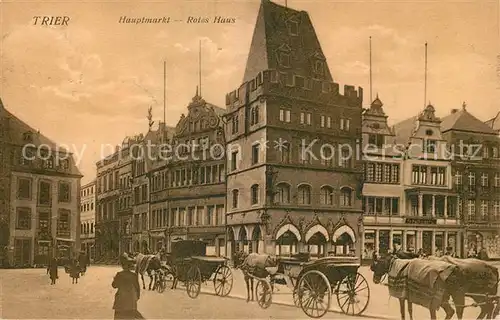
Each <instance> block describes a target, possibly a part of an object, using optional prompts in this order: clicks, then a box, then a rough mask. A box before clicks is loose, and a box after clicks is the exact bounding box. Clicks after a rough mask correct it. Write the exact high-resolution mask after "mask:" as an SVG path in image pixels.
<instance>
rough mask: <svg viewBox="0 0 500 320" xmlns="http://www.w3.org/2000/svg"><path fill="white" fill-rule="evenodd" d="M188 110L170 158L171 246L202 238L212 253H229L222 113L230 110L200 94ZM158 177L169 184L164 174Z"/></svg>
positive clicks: (177, 133) (169, 226) (175, 135)
mask: <svg viewBox="0 0 500 320" xmlns="http://www.w3.org/2000/svg"><path fill="white" fill-rule="evenodd" d="M187 109H188V113H187V115H184V114H183V115H182V116H181V119H180V120H179V122H178V123H177V126H176V128H175V134H174V136H173V141H172V146H173V151H174V152H172V157H171V158H170V159H168V160H167V170H168V172H169V179H168V183H167V189H168V190H167V198H168V208H169V212H170V216H169V219H170V220H169V221H168V222H163V223H164V224H165V223H166V224H168V228H167V230H166V236H167V247H168V248H170V245H171V243H172V242H173V241H176V240H180V239H194V240H203V241H205V242H206V243H207V244H208V246H207V254H210V255H224V254H225V233H226V229H225V212H226V210H225V207H226V184H225V178H226V152H225V137H224V129H223V128H224V124H223V122H222V118H221V116H222V114H223V113H224V111H225V110H224V109H222V108H219V107H217V106H215V105H212V104H210V103H208V102H206V101H205V100H203V99H202V97H201V96H199V95H198V92H196V95H195V96H194V98H193V100H192V101H191V103H189V105H188V107H187ZM156 176H157V177H160V178H159V181H158V182H157V183H158V184H159V185H160V186H164V185H165V180H163V181H164V182H163V183H162V182H161V181H162V180H161V177H162V175H161V174H156ZM164 179H165V178H164ZM154 185H155V184H154ZM156 189H157V188H156V187H155V190H156ZM155 221H157V223H158V220H155Z"/></svg>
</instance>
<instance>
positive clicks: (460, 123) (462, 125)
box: [441, 108, 496, 134]
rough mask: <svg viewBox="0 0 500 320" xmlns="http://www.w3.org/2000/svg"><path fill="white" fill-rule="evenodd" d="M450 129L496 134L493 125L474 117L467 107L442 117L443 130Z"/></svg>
mask: <svg viewBox="0 0 500 320" xmlns="http://www.w3.org/2000/svg"><path fill="white" fill-rule="evenodd" d="M450 130H457V131H466V132H475V133H486V134H496V132H495V131H494V130H493V129H492V128H491V127H489V126H488V125H487V124H485V123H484V122H482V121H481V120H479V119H478V118H476V117H474V116H473V115H472V114H470V113H469V112H468V111H467V110H466V109H465V108H462V109H461V110H458V111H455V112H454V113H452V114H450V115H448V116H446V117H444V118H443V119H442V122H441V131H442V132H446V131H450Z"/></svg>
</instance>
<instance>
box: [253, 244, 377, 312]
mask: <svg viewBox="0 0 500 320" xmlns="http://www.w3.org/2000/svg"><path fill="white" fill-rule="evenodd" d="M359 267H360V263H359V260H358V259H356V258H351V257H324V258H319V259H317V260H311V259H310V257H309V255H308V254H305V255H304V254H299V255H294V256H292V257H277V261H276V267H268V266H267V267H266V268H265V269H266V270H267V273H268V275H269V276H268V277H256V276H255V275H252V274H251V273H249V274H248V276H249V277H251V278H254V279H256V280H258V282H257V286H256V294H257V302H258V304H259V305H260V306H261V307H262V308H268V307H269V306H270V305H271V303H272V295H273V294H277V292H275V284H285V285H287V286H288V287H289V289H290V290H292V292H293V300H294V303H295V305H296V306H299V307H300V308H301V309H302V310H303V311H304V313H305V314H306V315H308V316H309V317H311V318H321V317H322V316H324V315H325V314H326V313H327V312H328V310H329V309H330V305H331V300H332V295H335V296H336V298H337V302H338V305H339V307H340V309H341V310H342V312H343V313H345V314H348V315H360V314H362V313H363V312H364V311H365V310H366V308H367V306H368V303H369V300H370V288H369V286H368V282H367V281H366V279H365V278H364V277H363V276H362V275H361V274H360V273H359V272H358V268H359Z"/></svg>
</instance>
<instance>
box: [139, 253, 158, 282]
mask: <svg viewBox="0 0 500 320" xmlns="http://www.w3.org/2000/svg"><path fill="white" fill-rule="evenodd" d="M160 269H161V260H160V255H159V254H156V255H154V254H142V253H138V254H137V255H136V256H135V273H137V275H140V276H141V279H142V288H143V289H144V290H146V284H145V282H144V273H147V274H148V276H149V279H150V281H149V287H148V288H149V289H148V290H151V286H152V284H153V272H157V271H158V270H160Z"/></svg>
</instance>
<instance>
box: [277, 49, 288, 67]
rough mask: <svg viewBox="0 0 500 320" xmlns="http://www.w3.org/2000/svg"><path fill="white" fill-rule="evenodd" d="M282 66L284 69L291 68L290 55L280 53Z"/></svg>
mask: <svg viewBox="0 0 500 320" xmlns="http://www.w3.org/2000/svg"><path fill="white" fill-rule="evenodd" d="M279 57H280V64H281V66H283V67H290V55H289V54H288V53H286V52H280V55H279Z"/></svg>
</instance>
